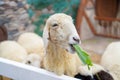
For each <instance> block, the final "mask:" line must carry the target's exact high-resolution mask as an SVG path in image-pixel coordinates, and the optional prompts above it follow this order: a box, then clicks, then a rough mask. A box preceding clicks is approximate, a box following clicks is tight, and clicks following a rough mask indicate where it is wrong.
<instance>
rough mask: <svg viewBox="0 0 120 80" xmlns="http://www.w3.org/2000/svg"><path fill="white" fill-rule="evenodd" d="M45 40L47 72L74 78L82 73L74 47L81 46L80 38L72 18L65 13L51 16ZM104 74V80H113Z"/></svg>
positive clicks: (46, 27)
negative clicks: (74, 45) (75, 45)
mask: <svg viewBox="0 0 120 80" xmlns="http://www.w3.org/2000/svg"><path fill="white" fill-rule="evenodd" d="M43 40H44V44H45V52H46V54H45V57H44V62H43V65H44V68H45V69H46V70H49V71H52V72H55V73H56V74H58V75H62V74H66V75H68V76H72V77H73V76H75V75H76V74H78V73H80V72H79V71H80V70H79V67H80V66H82V64H81V61H80V59H79V57H78V56H77V54H74V53H75V50H74V48H73V46H72V44H79V43H80V38H79V35H78V34H77V31H76V29H75V26H74V24H73V21H72V18H71V17H70V16H68V15H66V14H63V13H57V14H54V15H52V16H50V17H49V18H48V20H47V22H46V25H45V29H44V32H43ZM98 72H99V71H98ZM101 74H102V73H101ZM103 74H104V75H102V76H104V79H103V80H109V79H110V78H111V79H110V80H113V78H112V77H111V75H109V74H108V73H107V72H105V73H103ZM99 76H101V75H99ZM88 80H89V79H88Z"/></svg>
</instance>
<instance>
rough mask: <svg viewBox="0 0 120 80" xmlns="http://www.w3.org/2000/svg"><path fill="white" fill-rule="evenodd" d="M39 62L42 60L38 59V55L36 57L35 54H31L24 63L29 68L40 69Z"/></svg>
mask: <svg viewBox="0 0 120 80" xmlns="http://www.w3.org/2000/svg"><path fill="white" fill-rule="evenodd" d="M41 60H42V58H41V57H40V55H38V54H36V53H31V54H29V55H28V56H27V58H26V60H25V61H24V63H25V64H28V65H31V66H35V67H40V66H41ZM29 62H30V63H29Z"/></svg>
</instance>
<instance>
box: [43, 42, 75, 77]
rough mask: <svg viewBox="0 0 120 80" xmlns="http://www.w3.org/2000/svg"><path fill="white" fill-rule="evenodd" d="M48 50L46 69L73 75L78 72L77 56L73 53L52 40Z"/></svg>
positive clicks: (60, 73)
mask: <svg viewBox="0 0 120 80" xmlns="http://www.w3.org/2000/svg"><path fill="white" fill-rule="evenodd" d="M46 52H47V53H46V56H45V62H44V67H45V69H47V70H49V71H53V72H55V73H57V74H59V75H62V74H67V75H69V76H73V75H75V74H76V58H75V56H74V55H73V54H70V53H68V52H67V51H66V50H65V49H63V48H61V47H60V46H58V45H56V44H53V43H50V42H49V43H48V46H47V49H46ZM71 67H72V68H71Z"/></svg>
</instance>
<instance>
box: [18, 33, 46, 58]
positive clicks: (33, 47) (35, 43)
mask: <svg viewBox="0 0 120 80" xmlns="http://www.w3.org/2000/svg"><path fill="white" fill-rule="evenodd" d="M18 43H19V44H20V45H21V46H23V47H24V48H25V49H26V51H27V52H28V53H29V54H30V53H38V54H40V56H43V53H44V44H43V40H42V38H41V37H40V36H38V35H37V34H35V33H31V32H27V33H23V34H21V35H20V36H19V38H18Z"/></svg>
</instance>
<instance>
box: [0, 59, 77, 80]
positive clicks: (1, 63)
mask: <svg viewBox="0 0 120 80" xmlns="http://www.w3.org/2000/svg"><path fill="white" fill-rule="evenodd" d="M0 75H3V76H6V77H9V78H12V79H14V80H79V79H76V78H72V77H69V76H65V75H62V76H57V75H56V74H54V73H52V72H49V71H46V70H44V69H40V68H36V67H33V66H29V65H25V64H22V63H18V62H15V61H11V60H7V59H3V58H0Z"/></svg>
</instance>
